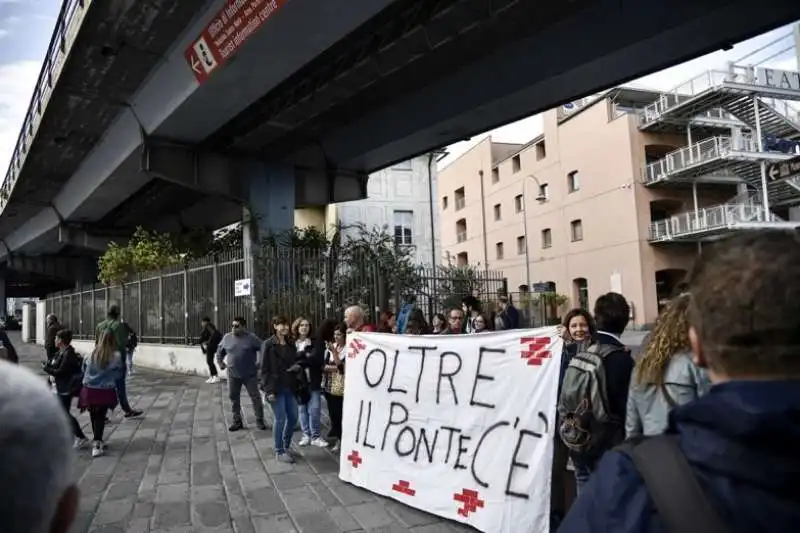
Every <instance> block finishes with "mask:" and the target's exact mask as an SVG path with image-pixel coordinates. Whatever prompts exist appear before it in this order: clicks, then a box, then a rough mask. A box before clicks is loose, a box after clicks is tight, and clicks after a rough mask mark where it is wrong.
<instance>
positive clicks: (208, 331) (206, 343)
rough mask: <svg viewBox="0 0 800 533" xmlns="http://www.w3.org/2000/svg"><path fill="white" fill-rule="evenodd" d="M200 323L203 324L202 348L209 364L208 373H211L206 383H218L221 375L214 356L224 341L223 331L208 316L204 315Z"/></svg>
mask: <svg viewBox="0 0 800 533" xmlns="http://www.w3.org/2000/svg"><path fill="white" fill-rule="evenodd" d="M200 323H201V324H202V325H203V331H201V332H200V348H201V349H202V350H203V353H204V354H206V364H207V365H208V373H209V375H210V377H209V378H208V379H207V380H206V383H217V382H218V381H219V375H218V372H217V365H216V363H215V362H214V357H215V356H216V354H217V347H219V343H220V342H221V341H222V333H220V332H219V330H218V329H217V327H216V326H215V325H214V323H213V322H211V319H210V318H208V317H207V316H204V317H203V319H202V320H201V321H200Z"/></svg>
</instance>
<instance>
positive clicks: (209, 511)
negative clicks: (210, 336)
mask: <svg viewBox="0 0 800 533" xmlns="http://www.w3.org/2000/svg"><path fill="white" fill-rule="evenodd" d="M12 335H13V333H12ZM12 342H14V345H15V346H16V347H17V350H18V351H19V352H20V356H21V359H22V361H23V364H26V365H27V366H29V367H30V368H33V369H36V370H37V371H38V369H39V361H41V359H42V349H41V348H40V347H38V346H35V345H24V344H22V342H20V341H19V336H18V335H14V336H13V337H12ZM243 392H244V391H243ZM128 395H129V397H130V400H131V404H133V405H134V406H135V407H136V408H139V409H143V410H145V416H144V417H143V418H141V419H140V420H124V419H122V417H121V416H120V414H119V412H117V413H115V415H114V416H113V417H112V420H113V422H114V423H112V424H111V426H110V427H109V428H107V437H106V438H107V441H108V445H109V449H108V453H107V455H106V456H104V457H101V458H98V459H94V460H92V459H91V458H90V457H89V452H88V450H86V451H81V452H79V457H78V459H77V460H76V465H75V466H76V473H77V475H78V479H79V480H80V489H81V504H80V511H79V515H78V519H77V523H76V525H75V527H74V528H73V532H74V533H85V532H92V533H101V532H102V533H112V532H113V533H117V532H119V533H123V532H127V533H157V532H158V533H160V532H165V533H166V532H170V533H206V532H209V533H210V532H214V533H228V532H236V533H250V532H263V533H291V532H304V533H312V532H319V533H338V532H355V531H371V532H385V533H394V532H398V533H400V532H408V531H411V532H415V533H439V532H442V533H444V532H451V533H452V532H455V531H474V530H473V529H471V528H468V527H464V526H461V525H459V524H456V523H453V522H450V521H447V520H443V519H441V518H438V517H435V516H432V515H429V514H427V513H423V512H420V511H417V510H415V509H412V508H409V507H407V506H405V505H402V504H400V503H398V502H395V501H393V500H388V499H385V498H382V497H380V496H377V495H374V494H372V493H370V492H367V491H365V490H362V489H358V488H356V487H353V486H352V485H348V484H345V483H343V482H342V481H340V480H339V478H338V475H337V472H338V460H337V458H336V457H335V456H334V455H333V454H332V453H331V452H329V451H327V450H323V449H318V448H309V449H304V451H303V453H304V457H303V458H302V459H300V460H299V461H298V462H297V464H295V465H285V464H282V463H278V462H277V461H275V459H274V452H273V446H272V432H271V431H259V430H257V429H255V424H254V420H253V419H252V409H248V408H249V405H248V404H249V398H248V397H247V395H246V394H244V395H243V398H242V403H243V405H244V407H245V409H246V410H247V412H246V415H248V416H247V418H248V419H249V420H248V422H249V427H248V429H246V430H244V431H240V432H237V433H229V432H228V431H227V426H228V424H229V423H230V421H231V420H230V418H231V416H230V401H229V400H228V399H227V387H226V384H225V383H224V382H222V383H220V384H215V385H207V384H205V383H204V382H203V380H202V378H191V377H184V376H176V375H171V374H166V373H156V372H149V371H148V372H145V371H137V373H136V374H135V375H134V376H132V378H131V380H130V381H129V389H128ZM79 420H80V421H81V423H82V424H83V425H84V426H88V417H86V415H82V416H81V417H80V418H79ZM86 431H87V434H88V433H89V431H88V427H87V428H86Z"/></svg>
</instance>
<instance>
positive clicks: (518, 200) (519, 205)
mask: <svg viewBox="0 0 800 533" xmlns="http://www.w3.org/2000/svg"><path fill="white" fill-rule="evenodd" d="M523 209H525V205H524V203H523V202H522V195H521V194H518V195H516V196H515V197H514V212H515V213H522V210H523Z"/></svg>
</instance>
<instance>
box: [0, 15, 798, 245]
mask: <svg viewBox="0 0 800 533" xmlns="http://www.w3.org/2000/svg"><path fill="white" fill-rule="evenodd" d="M223 3H224V2H222V0H207V1H205V2H201V1H199V0H170V1H163V0H142V1H139V2H129V1H125V0H107V1H103V2H99V1H95V2H93V3H92V4H91V7H90V8H89V11H88V13H87V15H86V17H87V18H86V20H85V22H84V25H83V27H82V29H81V31H80V33H79V35H78V38H77V40H76V42H75V44H74V46H73V51H72V53H71V54H70V57H69V59H68V61H67V64H66V66H65V70H64V74H62V76H61V78H60V79H59V80H58V82H57V84H56V88H55V93H54V94H55V95H54V97H53V98H52V100H51V101H50V103H49V104H48V106H47V108H46V110H45V113H44V116H43V118H42V120H43V122H42V124H43V125H42V127H41V128H40V131H39V133H38V135H37V137H36V138H35V139H34V141H33V143H32V146H31V149H30V153H29V155H28V157H27V160H26V162H25V165H24V167H23V169H22V172H21V176H20V178H19V180H18V184H17V186H16V187H15V189H14V191H13V193H12V195H11V198H10V201H9V204H8V205H7V206H6V208H5V210H4V211H3V213H2V216H1V217H0V237H2V238H3V239H4V241H5V246H4V247H2V248H5V249H6V250H5V251H4V250H2V248H0V257H4V256H5V255H8V251H10V252H11V253H12V255H13V254H17V255H20V254H22V255H37V254H57V253H62V249H63V247H64V246H65V243H64V242H63V240H62V239H61V238H60V237H59V235H61V234H64V233H65V232H67V230H69V231H73V232H83V233H82V234H81V235H84V236H85V238H83V237H73V238H72V240H71V241H70V246H73V245H74V246H81V247H84V248H86V247H88V246H84V245H85V244H86V243H89V242H92V243H95V244H96V243H99V242H102V240H103V239H110V238H121V237H124V236H125V235H128V234H130V232H132V231H133V229H134V228H135V227H136V226H138V225H143V226H146V227H151V228H154V229H159V230H162V231H171V232H175V231H181V230H182V229H183V228H187V227H190V228H192V227H207V228H214V227H220V226H222V225H224V224H227V223H230V222H233V221H236V220H239V219H241V217H242V212H243V209H244V210H246V211H247V212H250V213H251V214H252V213H256V214H258V215H259V217H260V220H261V222H260V225H261V226H262V227H264V228H265V229H266V228H270V227H275V226H283V225H285V224H286V222H287V220H288V218H287V213H286V211H287V209H290V208H291V207H294V206H307V205H321V204H326V203H329V202H332V201H344V200H351V199H357V198H360V197H363V195H364V194H365V191H366V179H367V174H368V173H369V172H371V171H374V170H377V169H380V168H382V167H385V166H387V165H389V164H392V163H394V162H396V161H399V160H402V159H405V158H407V157H410V156H412V155H416V154H418V153H423V152H425V151H427V150H431V149H434V148H438V147H442V146H445V145H447V144H449V143H451V142H454V141H458V140H461V139H464V138H468V137H470V136H471V135H474V134H476V133H478V132H481V131H484V130H486V129H489V128H491V127H494V126H498V125H500V124H504V123H506V122H509V121H511V120H514V119H519V118H522V117H524V116H527V115H530V114H532V113H535V112H537V111H541V110H544V109H547V108H549V107H552V106H554V105H557V104H560V103H563V102H566V101H569V100H572V99H574V98H576V97H579V96H582V95H585V94H588V93H591V92H593V91H596V90H599V89H601V88H605V87H608V86H611V85H614V84H618V83H621V82H624V81H626V80H629V79H631V78H634V77H637V76H640V75H643V74H646V73H648V72H652V71H655V70H658V69H661V68H664V67H667V66H669V65H672V64H674V63H676V62H679V61H682V60H686V59H689V58H691V57H694V56H696V55H699V54H702V53H705V52H710V51H713V50H716V49H719V48H721V47H724V46H728V45H730V44H732V43H735V42H737V41H739V40H741V39H744V38H747V37H750V36H753V35H755V34H758V33H760V32H763V31H766V30H768V29H771V28H774V27H776V26H778V25H780V24H782V23H785V22H788V21H791V20H794V19H797V18H800V3H799V2H796V1H792V0H762V1H761V2H757V3H756V2H752V1H751V0H651V1H650V2H646V3H643V2H635V1H633V0H622V1H620V0H570V1H551V2H530V1H526V0H395V1H392V0H351V1H350V2H348V3H347V7H346V9H344V8H342V6H341V5H340V4H339V3H337V2H325V1H323V0H304V1H299V0H289V1H288V2H287V3H286V4H285V5H284V6H283V7H282V8H281V9H280V10H279V11H278V12H276V13H275V14H274V15H273V16H272V17H271V18H270V19H269V20H268V21H267V23H266V24H265V25H264V26H263V27H262V28H260V29H259V30H258V31H257V33H255V34H254V35H253V36H252V37H251V38H250V39H249V40H248V42H247V43H246V44H245V45H244V46H243V47H242V48H241V49H240V50H239V51H238V52H237V54H236V55H235V56H234V57H233V58H232V59H231V60H230V61H229V62H228V63H227V64H226V65H225V66H223V67H222V68H220V69H219V70H218V71H217V72H215V73H214V74H213V75H212V76H211V78H210V79H209V80H208V81H207V82H206V83H204V84H202V85H198V83H197V82H196V81H195V79H194V77H193V75H192V73H191V70H190V69H189V67H188V66H187V65H186V62H185V60H184V58H183V54H184V51H185V49H186V48H187V47H188V46H189V45H190V44H191V42H193V40H194V39H195V38H196V37H197V36H198V35H199V34H200V32H201V31H202V30H203V28H204V27H205V25H206V24H207V23H208V22H209V20H210V19H211V18H212V17H213V15H214V14H215V13H216V11H217V10H218V9H219V7H220V6H221V5H222V4H223ZM276 51H280V52H279V53H277V52H276ZM290 204H294V205H290ZM81 243H83V244H81Z"/></svg>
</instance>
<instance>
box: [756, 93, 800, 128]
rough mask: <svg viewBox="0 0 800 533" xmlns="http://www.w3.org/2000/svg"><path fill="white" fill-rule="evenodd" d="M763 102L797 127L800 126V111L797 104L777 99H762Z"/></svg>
mask: <svg viewBox="0 0 800 533" xmlns="http://www.w3.org/2000/svg"><path fill="white" fill-rule="evenodd" d="M761 100H762V101H763V102H764V103H765V104H767V105H768V106H770V107H771V108H772V109H774V110H775V111H777V112H778V114H780V115H783V116H784V117H785V118H787V119H788V120H789V121H791V122H793V123H794V124H795V125H800V109H798V108H797V107H796V105H795V104H793V103H791V102H789V101H788V100H778V99H777V98H761Z"/></svg>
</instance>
